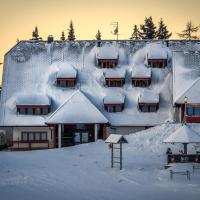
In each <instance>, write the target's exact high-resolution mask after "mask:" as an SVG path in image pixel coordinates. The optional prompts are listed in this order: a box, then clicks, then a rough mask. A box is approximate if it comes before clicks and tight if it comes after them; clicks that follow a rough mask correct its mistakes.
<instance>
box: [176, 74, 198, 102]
mask: <svg viewBox="0 0 200 200" xmlns="http://www.w3.org/2000/svg"><path fill="white" fill-rule="evenodd" d="M185 97H188V103H189V104H200V78H198V79H197V80H195V81H194V82H193V83H192V84H191V85H190V86H189V87H188V88H187V89H186V90H185V92H183V94H182V95H181V96H180V97H179V98H178V99H176V100H175V103H178V104H183V103H184V102H183V100H184V98H185Z"/></svg>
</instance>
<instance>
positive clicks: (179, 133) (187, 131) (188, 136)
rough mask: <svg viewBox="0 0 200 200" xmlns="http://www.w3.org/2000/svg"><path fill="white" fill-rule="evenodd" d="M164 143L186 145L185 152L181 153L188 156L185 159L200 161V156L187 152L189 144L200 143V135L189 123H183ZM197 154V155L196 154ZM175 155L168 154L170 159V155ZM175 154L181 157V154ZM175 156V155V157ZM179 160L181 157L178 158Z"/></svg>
mask: <svg viewBox="0 0 200 200" xmlns="http://www.w3.org/2000/svg"><path fill="white" fill-rule="evenodd" d="M163 143H181V144H183V146H184V152H183V154H181V156H184V157H187V159H185V161H186V160H187V161H191V162H192V161H194V160H195V161H196V160H199V161H200V158H199V157H200V156H197V157H198V159H197V157H196V155H195V154H188V152H187V145H188V144H190V143H200V135H199V134H198V133H197V132H196V131H194V130H193V129H191V128H190V127H189V126H188V125H183V126H182V127H180V128H179V129H178V130H176V131H175V132H174V133H172V134H171V135H170V136H169V137H167V138H166V139H164V140H163ZM194 155H195V156H194ZM172 156H173V155H172V154H171V155H168V161H169V157H172ZM174 156H177V158H178V157H180V154H177V155H175V154H174ZM194 157H195V159H193V158H194ZM173 158H174V157H173ZM172 160H174V159H172ZM178 160H179V159H178Z"/></svg>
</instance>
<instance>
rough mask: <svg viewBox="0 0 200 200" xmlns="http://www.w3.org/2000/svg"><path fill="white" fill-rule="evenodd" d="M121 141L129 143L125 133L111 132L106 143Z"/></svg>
mask: <svg viewBox="0 0 200 200" xmlns="http://www.w3.org/2000/svg"><path fill="white" fill-rule="evenodd" d="M120 142H122V143H128V141H127V139H126V138H125V137H124V136H123V135H119V134H110V135H109V137H108V138H107V139H106V140H105V143H113V144H118V143H120Z"/></svg>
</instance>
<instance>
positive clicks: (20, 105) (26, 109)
mask: <svg viewBox="0 0 200 200" xmlns="http://www.w3.org/2000/svg"><path fill="white" fill-rule="evenodd" d="M16 108H17V113H18V114H21V115H47V114H48V113H50V111H51V109H50V108H51V105H50V99H49V98H48V97H47V96H43V95H25V96H20V97H19V98H18V99H17V102H16Z"/></svg>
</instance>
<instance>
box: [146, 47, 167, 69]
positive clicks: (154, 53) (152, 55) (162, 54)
mask: <svg viewBox="0 0 200 200" xmlns="http://www.w3.org/2000/svg"><path fill="white" fill-rule="evenodd" d="M167 64H168V52H167V50H166V49H164V48H163V47H156V45H155V46H152V47H151V48H149V50H148V52H147V65H148V66H149V67H152V68H165V67H166V66H167Z"/></svg>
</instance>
